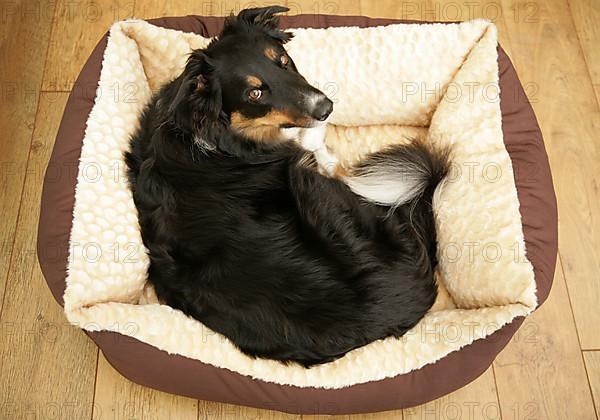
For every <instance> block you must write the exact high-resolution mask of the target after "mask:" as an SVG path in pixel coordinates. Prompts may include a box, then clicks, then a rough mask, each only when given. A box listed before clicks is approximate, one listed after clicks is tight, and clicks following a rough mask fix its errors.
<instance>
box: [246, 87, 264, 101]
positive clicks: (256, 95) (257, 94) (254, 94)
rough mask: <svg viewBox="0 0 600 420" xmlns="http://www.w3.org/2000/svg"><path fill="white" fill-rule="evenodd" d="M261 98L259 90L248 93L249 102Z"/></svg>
mask: <svg viewBox="0 0 600 420" xmlns="http://www.w3.org/2000/svg"><path fill="white" fill-rule="evenodd" d="M261 97H262V90H260V89H252V90H250V91H249V92H248V98H250V100H251V101H258V100H259V99H260V98H261Z"/></svg>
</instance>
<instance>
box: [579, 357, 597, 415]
mask: <svg viewBox="0 0 600 420" xmlns="http://www.w3.org/2000/svg"><path fill="white" fill-rule="evenodd" d="M583 359H584V360H585V368H586V370H587V375H588V380H589V382H590V387H591V389H592V396H593V397H594V402H595V404H596V415H598V413H600V351H584V352H583Z"/></svg>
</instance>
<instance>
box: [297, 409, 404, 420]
mask: <svg viewBox="0 0 600 420" xmlns="http://www.w3.org/2000/svg"><path fill="white" fill-rule="evenodd" d="M403 416H404V414H403V412H402V410H389V411H381V412H379V413H367V414H351V415H349V414H346V415H341V414H340V415H303V416H302V420H402V419H403V418H404V419H405V418H406V417H403Z"/></svg>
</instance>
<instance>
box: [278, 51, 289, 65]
mask: <svg viewBox="0 0 600 420" xmlns="http://www.w3.org/2000/svg"><path fill="white" fill-rule="evenodd" d="M279 61H280V62H281V65H282V66H283V67H287V65H288V64H290V58H289V57H288V56H287V55H285V54H284V55H282V56H281V58H280V59H279Z"/></svg>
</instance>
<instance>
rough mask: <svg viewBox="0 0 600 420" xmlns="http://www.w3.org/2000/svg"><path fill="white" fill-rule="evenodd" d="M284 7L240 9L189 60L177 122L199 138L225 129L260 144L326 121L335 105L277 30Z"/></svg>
mask: <svg viewBox="0 0 600 420" xmlns="http://www.w3.org/2000/svg"><path fill="white" fill-rule="evenodd" d="M287 10H288V9H287V8H285V7H280V6H272V7H264V8H256V9H246V10H242V11H241V12H240V13H239V14H238V16H237V17H230V18H228V19H227V20H226V22H225V26H224V28H223V31H222V33H221V34H220V35H219V36H218V37H217V38H216V39H215V40H213V41H212V42H211V43H210V45H209V46H208V47H207V48H206V49H203V50H195V51H193V52H192V54H191V56H190V57H189V60H188V63H187V65H186V68H185V70H184V72H183V74H182V75H181V76H180V78H179V80H178V90H177V93H176V95H175V96H174V99H173V100H172V102H171V104H170V106H169V112H170V113H171V115H172V116H173V118H174V120H175V121H176V123H177V124H179V125H181V126H183V127H186V128H188V129H190V130H192V131H194V132H195V133H196V134H197V135H199V136H204V135H206V134H208V131H207V130H211V128H214V127H217V126H221V125H225V126H226V125H227V124H229V125H230V127H231V128H232V129H233V130H234V131H236V132H238V133H240V134H242V135H243V136H244V137H246V138H248V139H251V140H254V141H257V142H277V141H280V140H283V139H285V135H284V134H283V133H284V130H283V129H285V128H292V127H312V126H313V125H315V124H316V123H318V122H320V121H324V120H326V119H327V117H328V116H329V114H330V113H331V111H332V110H333V103H332V101H331V100H330V99H329V98H327V96H326V95H325V94H323V93H322V92H321V91H319V90H318V89H316V88H314V87H312V86H311V85H310V84H309V83H308V82H307V81H306V80H305V79H304V77H302V76H301V75H300V74H299V73H298V70H297V69H296V65H295V64H294V61H293V60H292V59H291V57H290V56H289V55H288V54H287V53H286V51H285V49H284V44H285V43H286V42H287V41H289V40H290V39H291V37H292V34H290V33H288V32H284V31H281V30H279V29H278V28H277V26H278V23H279V19H278V17H277V16H276V14H277V13H281V12H285V11H287Z"/></svg>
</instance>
